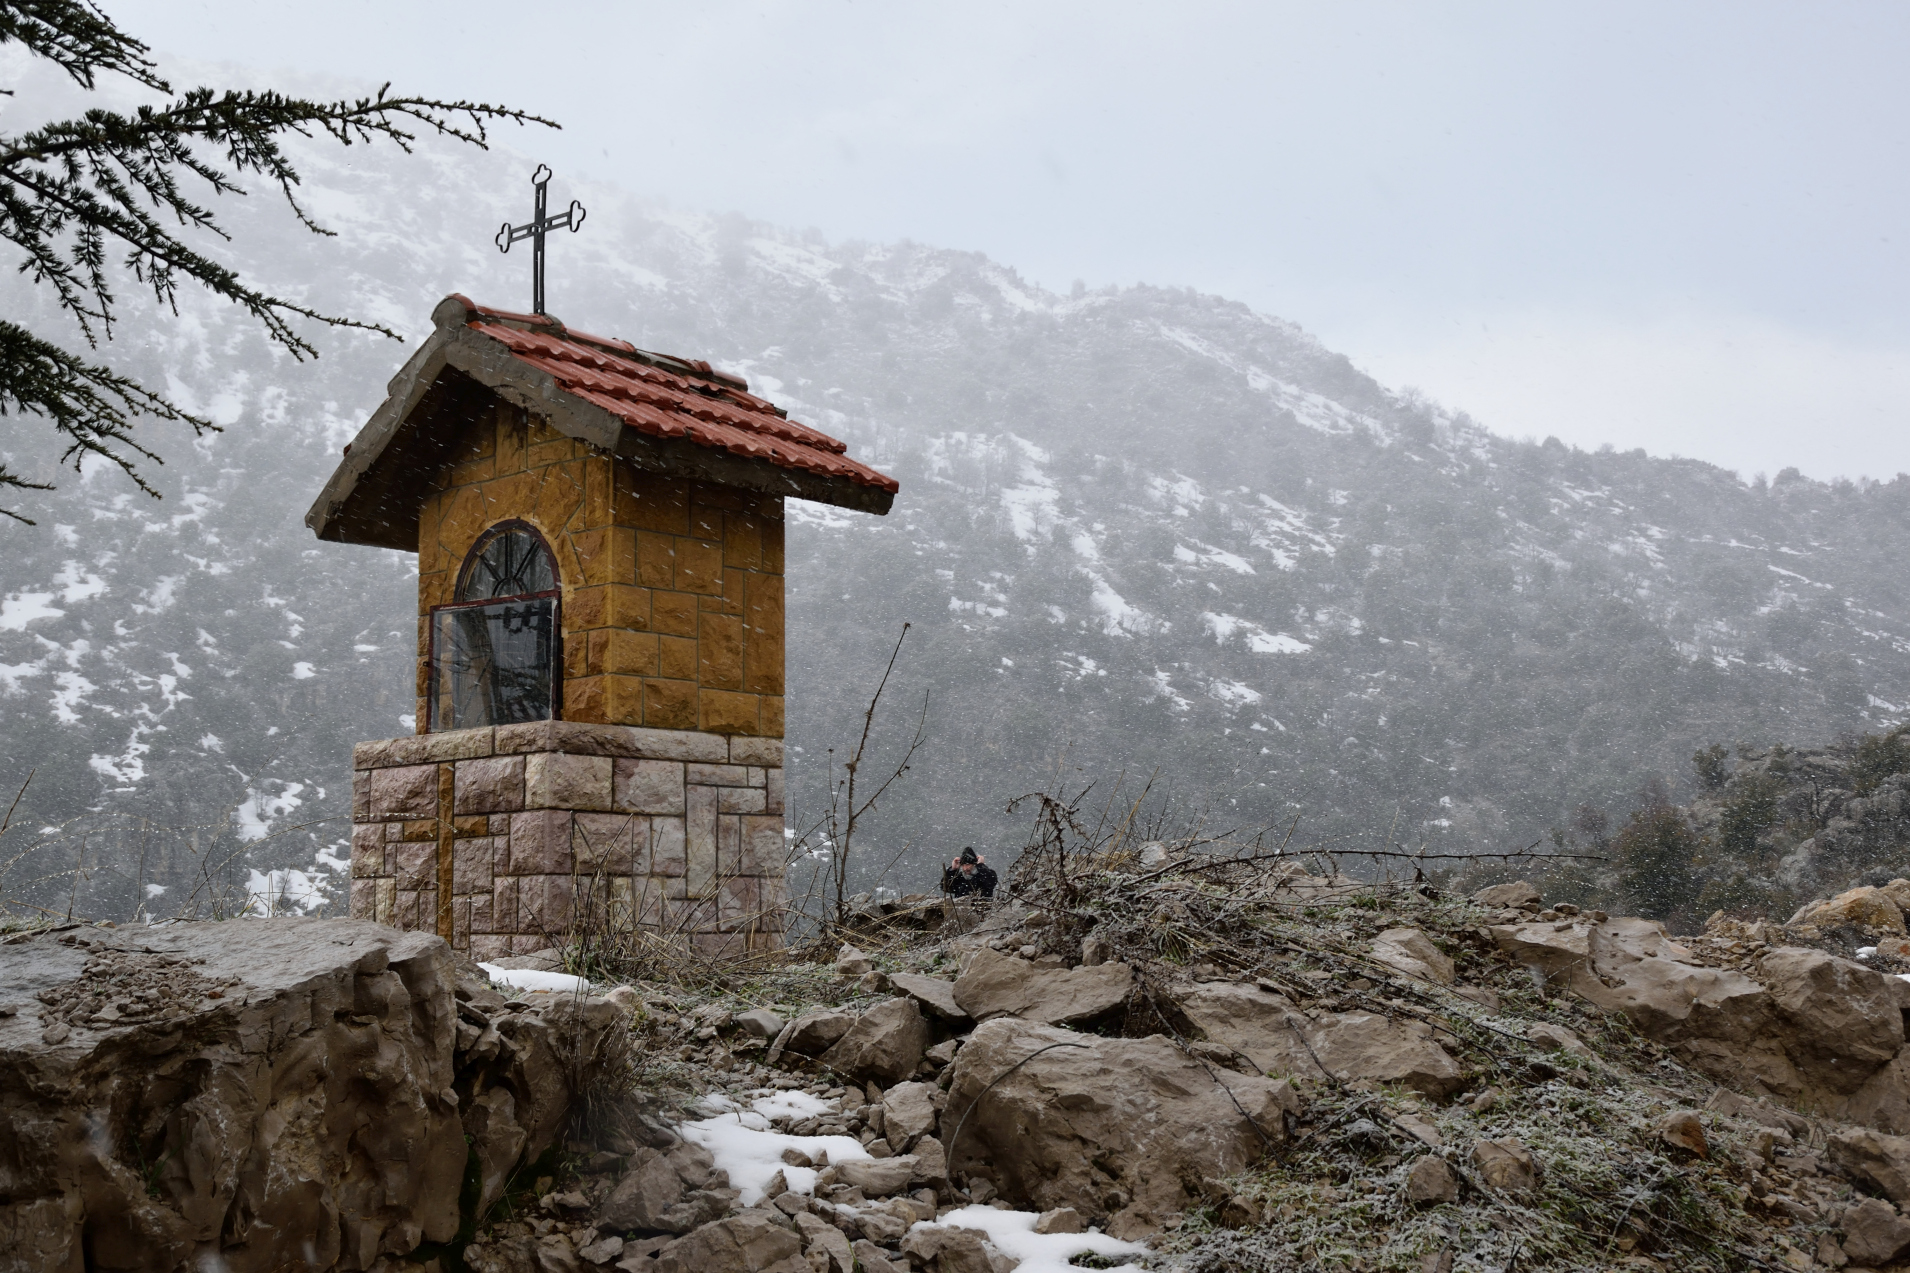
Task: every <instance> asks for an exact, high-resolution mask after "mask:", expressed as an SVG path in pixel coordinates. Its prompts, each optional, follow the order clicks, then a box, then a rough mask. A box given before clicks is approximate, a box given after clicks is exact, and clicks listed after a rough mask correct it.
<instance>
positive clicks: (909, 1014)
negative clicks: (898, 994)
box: [821, 999, 928, 1083]
mask: <svg viewBox="0 0 1910 1273" xmlns="http://www.w3.org/2000/svg"><path fill="white" fill-rule="evenodd" d="M927 1048H928V1023H927V1022H926V1021H924V1020H922V1010H921V1009H920V1008H918V1007H916V1006H915V1000H913V999H888V1000H885V1001H883V1002H882V1003H878V1004H876V1005H875V1007H873V1008H870V1009H869V1010H868V1011H867V1012H865V1013H863V1014H862V1015H861V1016H859V1017H857V1018H856V1019H855V1023H854V1024H853V1025H851V1026H850V1027H849V1028H848V1029H847V1030H846V1031H844V1032H843V1035H842V1037H841V1038H840V1039H838V1040H837V1041H836V1044H835V1046H834V1047H831V1048H830V1049H829V1050H828V1051H827V1052H825V1053H823V1054H822V1058H821V1060H822V1063H823V1064H824V1065H826V1066H828V1067H829V1068H830V1069H832V1070H834V1071H835V1072H836V1073H838V1074H844V1075H847V1076H849V1077H850V1078H853V1079H855V1080H856V1081H857V1082H860V1083H866V1082H871V1081H873V1082H876V1083H895V1082H899V1081H900V1080H902V1079H905V1078H907V1077H908V1076H909V1075H911V1074H913V1073H915V1067H916V1066H918V1065H920V1064H921V1063H922V1053H923V1052H924V1051H926V1050H927Z"/></svg>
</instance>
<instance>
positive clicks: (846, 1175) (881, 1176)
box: [836, 1154, 915, 1198]
mask: <svg viewBox="0 0 1910 1273" xmlns="http://www.w3.org/2000/svg"><path fill="white" fill-rule="evenodd" d="M914 1178H915V1158H914V1156H913V1155H911V1154H901V1155H898V1156H897V1157H894V1158H873V1159H856V1160H854V1161H852V1162H844V1163H837V1164H836V1179H837V1180H838V1181H840V1182H841V1183H843V1184H845V1185H851V1186H854V1187H855V1188H857V1189H860V1190H862V1192H863V1195H864V1196H865V1197H870V1198H888V1197H892V1196H893V1195H895V1194H898V1193H901V1192H902V1191H903V1190H904V1189H907V1188H908V1187H909V1182H910V1181H911V1180H913V1179H914Z"/></svg>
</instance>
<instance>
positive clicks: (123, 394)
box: [0, 319, 219, 526]
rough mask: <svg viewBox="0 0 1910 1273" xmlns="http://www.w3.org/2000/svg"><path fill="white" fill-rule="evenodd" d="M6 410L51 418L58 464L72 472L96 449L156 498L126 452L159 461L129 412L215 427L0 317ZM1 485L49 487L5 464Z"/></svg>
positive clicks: (197, 428) (2, 411) (1, 408)
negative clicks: (58, 437)
mask: <svg viewBox="0 0 1910 1273" xmlns="http://www.w3.org/2000/svg"><path fill="white" fill-rule="evenodd" d="M8 415H38V416H44V417H46V418H47V419H48V420H50V421H51V422H52V424H53V427H54V428H55V429H57V430H59V431H60V432H61V433H64V434H65V435H66V436H67V439H68V444H67V448H66V450H65V451H64V452H63V453H62V454H61V455H60V463H62V464H71V465H72V466H73V469H74V471H75V472H78V471H79V468H80V465H81V463H82V462H83V461H84V460H85V458H86V457H87V456H88V455H98V456H101V457H103V458H105V459H107V460H110V461H111V462H112V463H114V464H116V465H118V466H119V468H120V469H121V470H122V471H123V472H125V474H126V475H127V476H128V477H130V478H131V479H132V480H133V482H134V483H135V484H136V485H138V487H139V489H140V490H142V491H145V492H146V493H147V494H148V495H153V496H155V497H156V496H157V495H158V492H157V491H154V490H153V488H152V487H151V486H149V485H148V484H147V483H146V480H145V479H144V478H142V477H141V476H140V475H139V472H138V470H137V469H136V468H135V467H134V461H133V460H132V459H131V458H130V457H129V456H128V455H127V454H126V452H127V451H132V452H136V453H137V454H138V455H139V456H141V457H143V458H145V459H148V460H151V461H152V462H153V463H155V464H164V463H165V461H164V460H162V459H160V458H159V456H157V455H155V454H154V453H153V452H152V451H150V450H148V449H146V448H145V447H143V446H141V445H140V444H139V443H137V442H135V441H134V440H133V437H132V432H131V430H132V425H133V416H134V415H151V416H157V417H158V418H160V419H162V420H180V421H184V422H185V423H187V424H190V425H191V426H192V427H193V431H194V432H196V433H205V432H207V431H208V430H210V431H212V432H215V433H216V432H218V431H219V426H218V425H216V424H214V423H212V421H210V420H207V419H204V418H202V417H200V416H196V415H193V414H191V413H190V412H188V411H185V410H182V409H181V408H179V407H177V406H174V405H173V404H172V403H171V402H169V401H168V400H166V399H165V398H162V397H160V396H159V395H158V394H155V393H153V392H151V391H150V390H147V389H144V388H142V387H141V386H140V385H139V384H138V383H137V382H136V381H133V380H129V379H128V378H126V377H125V376H121V375H118V374H116V373H115V372H113V371H112V370H111V369H110V368H107V367H102V366H99V365H97V364H93V363H87V362H83V361H82V360H80V359H78V358H75V357H74V356H73V355H72V354H69V353H67V352H66V351H65V350H64V349H61V348H59V347H58V346H57V345H52V344H48V343H47V342H46V341H44V340H41V339H40V338H39V337H38V336H35V335H34V334H33V333H32V332H30V331H28V330H27V329H26V328H24V327H20V326H18V325H17V324H14V323H10V322H7V321H6V320H5V319H0V416H8ZM0 487H12V488H14V489H16V490H30V491H50V490H52V489H53V488H52V487H51V486H48V485H46V484H45V483H42V482H29V481H27V480H26V479H25V478H23V477H21V476H19V475H18V474H16V473H14V472H13V471H12V470H11V469H9V468H7V467H6V466H4V465H0ZM0 515H5V516H7V517H11V518H13V519H14V520H15V521H21V522H26V523H27V524H28V525H29V526H30V525H32V524H33V522H32V520H31V519H29V518H26V517H22V516H21V515H20V514H18V513H15V512H13V511H11V510H9V509H5V508H0Z"/></svg>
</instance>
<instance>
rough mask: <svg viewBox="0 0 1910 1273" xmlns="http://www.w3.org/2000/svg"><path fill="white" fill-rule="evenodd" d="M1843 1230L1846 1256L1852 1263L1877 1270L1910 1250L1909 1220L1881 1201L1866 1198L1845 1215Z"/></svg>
mask: <svg viewBox="0 0 1910 1273" xmlns="http://www.w3.org/2000/svg"><path fill="white" fill-rule="evenodd" d="M1843 1229H1844V1254H1845V1255H1846V1256H1848V1257H1849V1259H1850V1262H1851V1263H1852V1264H1862V1265H1868V1266H1870V1267H1872V1268H1875V1267H1877V1266H1879V1265H1884V1264H1891V1263H1894V1262H1895V1261H1896V1259H1897V1257H1898V1256H1900V1255H1902V1254H1903V1253H1904V1252H1905V1251H1910V1220H1905V1219H1904V1218H1903V1217H1902V1216H1900V1215H1898V1214H1897V1209H1896V1208H1895V1207H1893V1206H1891V1205H1890V1204H1889V1203H1887V1202H1884V1201H1882V1200H1881V1199H1878V1198H1865V1199H1864V1200H1863V1201H1862V1202H1860V1203H1858V1204H1857V1205H1856V1206H1854V1207H1852V1208H1851V1209H1850V1210H1848V1211H1846V1212H1844V1219H1843Z"/></svg>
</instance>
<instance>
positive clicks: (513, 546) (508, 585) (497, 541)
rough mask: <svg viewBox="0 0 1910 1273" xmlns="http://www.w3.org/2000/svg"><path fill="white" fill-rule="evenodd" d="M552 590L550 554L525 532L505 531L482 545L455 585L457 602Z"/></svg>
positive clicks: (554, 574) (554, 580) (553, 577)
mask: <svg viewBox="0 0 1910 1273" xmlns="http://www.w3.org/2000/svg"><path fill="white" fill-rule="evenodd" d="M556 587H557V572H556V570H555V569H554V567H553V565H552V562H551V559H550V553H549V552H547V551H546V550H545V548H544V545H543V543H542V542H540V541H539V540H538V538H537V536H535V535H533V534H531V533H530V532H529V531H527V530H507V531H504V532H503V533H502V534H498V535H493V536H491V538H490V539H489V540H487V541H486V542H485V545H484V547H483V549H482V550H481V551H479V553H478V555H477V557H476V558H475V559H474V560H473V561H472V562H471V568H470V569H469V570H467V571H466V572H465V575H464V579H463V581H462V582H461V583H460V584H459V586H458V600H459V601H483V600H484V599H485V598H487V597H521V596H524V595H526V594H527V593H532V592H550V591H552V590H554V589H555V588H556Z"/></svg>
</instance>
